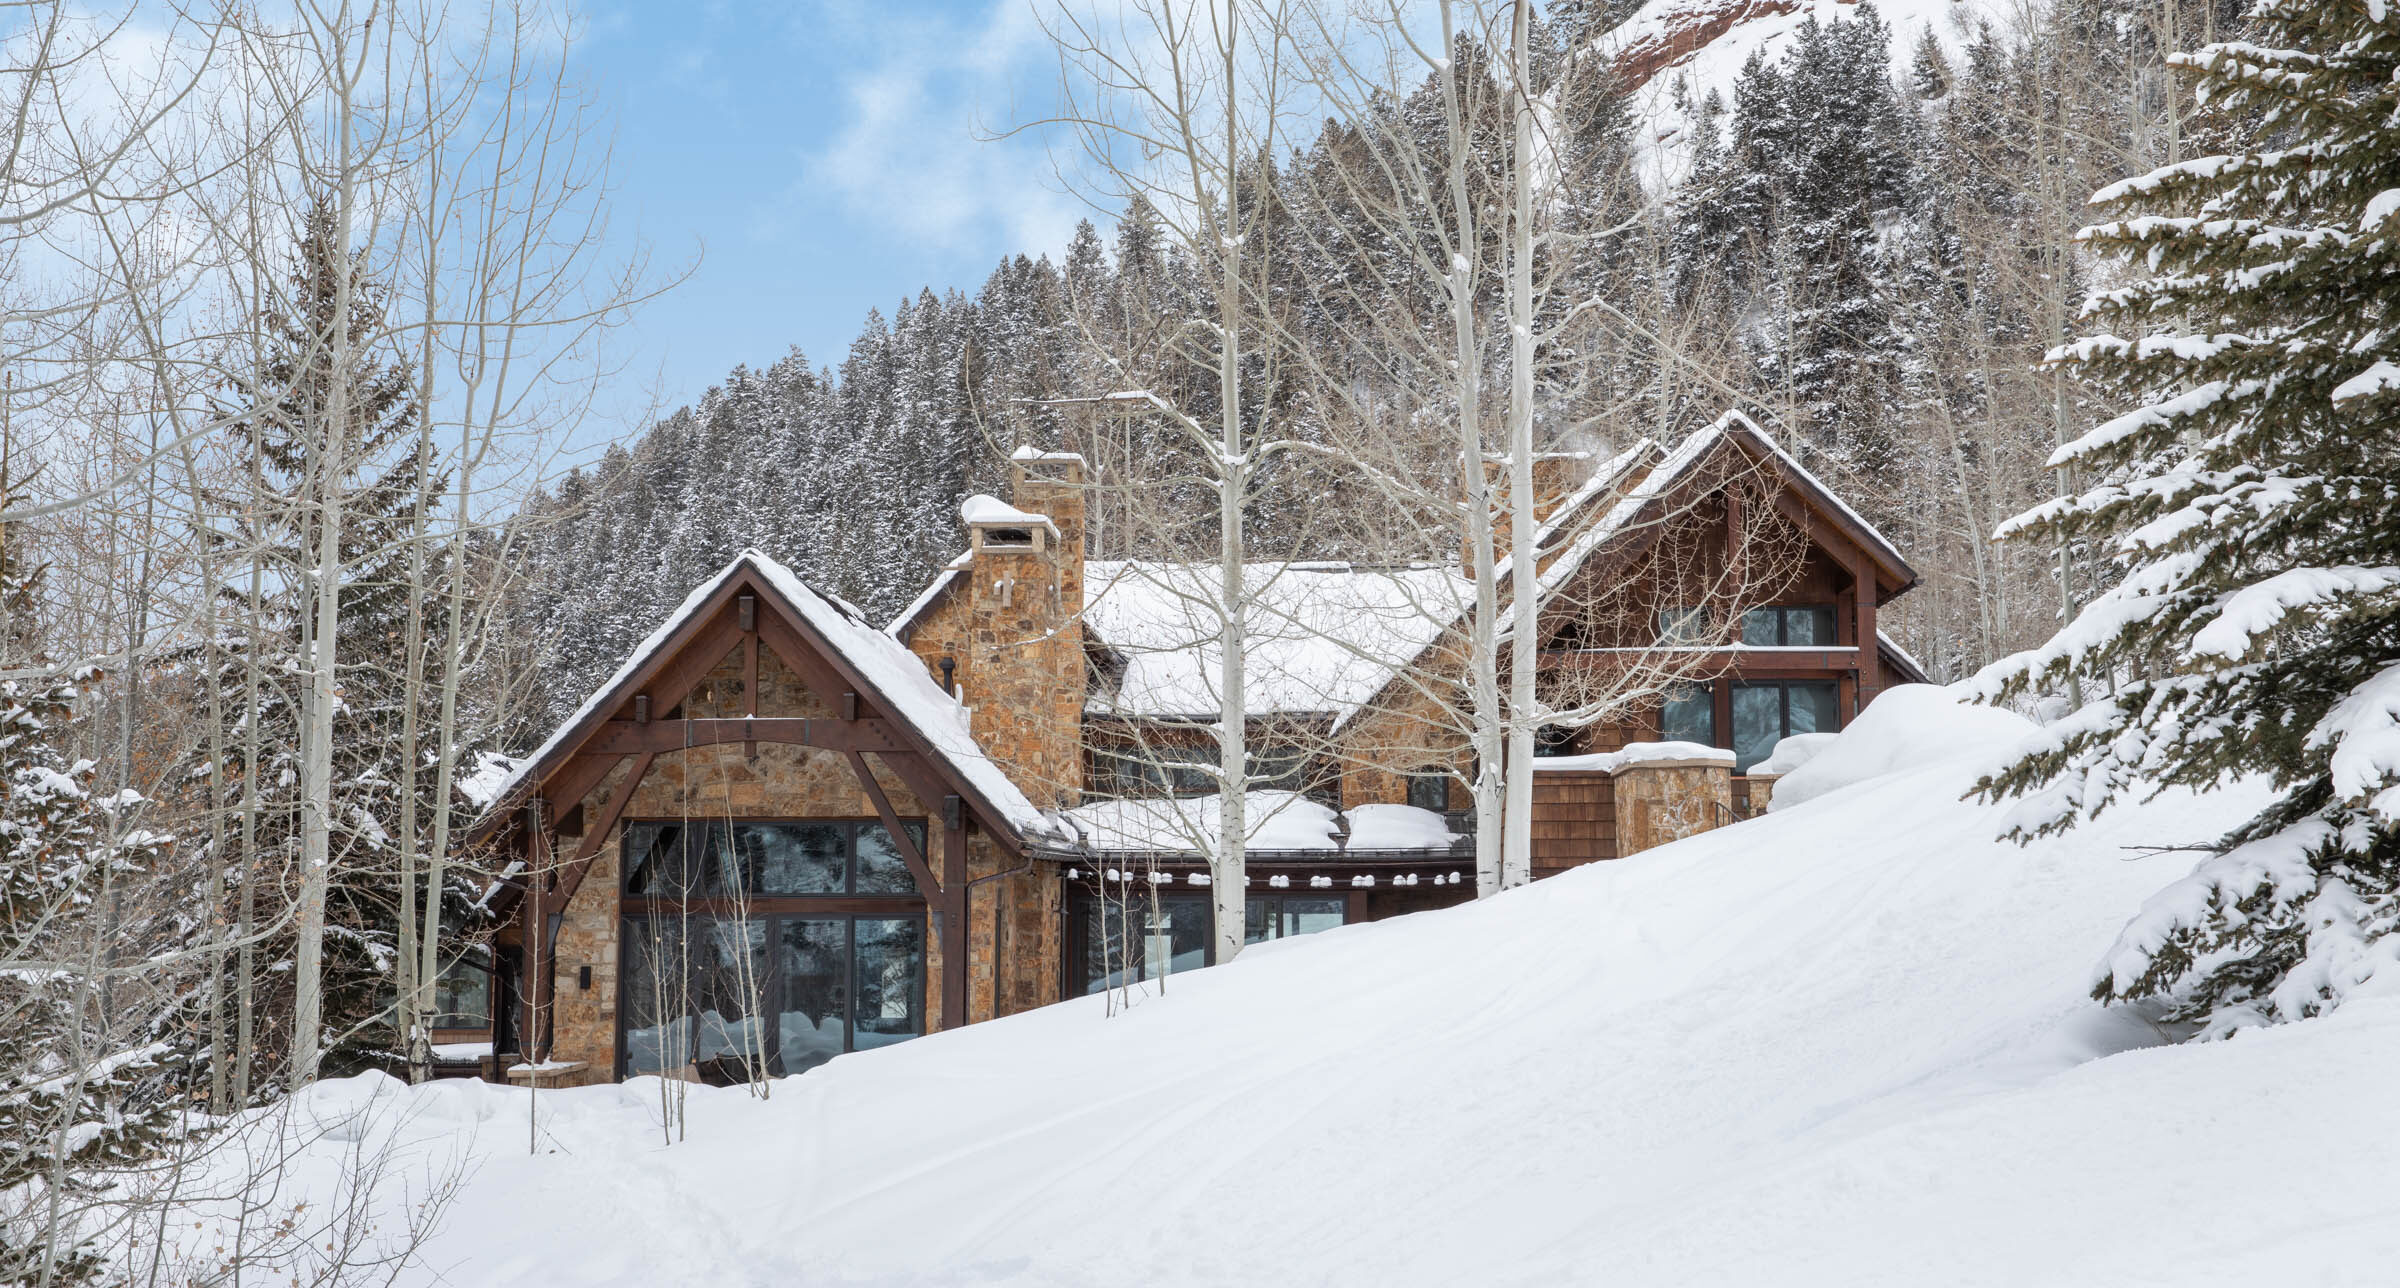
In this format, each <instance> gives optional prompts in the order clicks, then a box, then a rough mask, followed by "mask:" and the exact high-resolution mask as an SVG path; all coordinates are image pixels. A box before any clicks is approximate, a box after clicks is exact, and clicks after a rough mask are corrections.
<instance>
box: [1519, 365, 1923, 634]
mask: <svg viewBox="0 0 2400 1288" xmlns="http://www.w3.org/2000/svg"><path fill="white" fill-rule="evenodd" d="M1727 449H1734V450H1740V451H1742V452H1744V453H1745V454H1746V455H1747V456H1749V457H1750V458H1751V459H1753V460H1755V461H1757V462H1758V463H1759V464H1760V465H1761V466H1764V467H1766V468H1769V469H1772V470H1773V471H1775V472H1776V473H1777V474H1778V475H1780V476H1781V482H1782V483H1783V484H1784V485H1785V486H1786V487H1788V488H1790V489H1791V490H1792V491H1793V492H1794V493H1796V494H1797V495H1798V496H1799V498H1800V500H1801V503H1802V504H1804V505H1807V506H1809V507H1810V508H1811V509H1812V510H1814V511H1816V512H1817V513H1818V514H1819V515H1821V516H1822V517H1824V518H1825V519H1826V520H1827V521H1828V522H1829V523H1830V524H1831V525H1832V526H1833V527H1834V528H1835V529H1836V530H1837V531H1839V532H1840V533H1841V534H1842V535H1843V537H1844V538H1845V539H1847V540H1848V541H1849V542H1850V543H1851V544H1853V545H1855V546H1857V547H1858V548H1859V549H1860V550H1862V551H1864V552H1865V553H1866V555H1867V557H1868V558H1869V559H1871V560H1873V561H1874V562H1875V564H1876V566H1877V569H1878V571H1879V572H1880V573H1882V574H1883V575H1882V576H1881V577H1880V578H1879V579H1878V580H1879V581H1882V582H1886V583H1888V584H1890V585H1891V587H1892V590H1891V595H1897V594H1899V593H1900V592H1901V591H1903V590H1906V589H1908V588H1909V587H1910V586H1913V585H1915V584H1916V582H1917V574H1916V570H1915V569H1913V568H1910V567H1909V566H1908V561H1907V560H1905V559H1903V558H1901V557H1900V551H1899V548H1898V547H1896V546H1894V545H1893V544H1892V543H1891V542H1889V541H1887V540H1885V539H1884V536H1883V534H1882V533H1880V532H1877V531H1876V530H1875V525H1873V524H1871V523H1868V522H1867V521H1866V520H1865V519H1864V518H1862V517H1861V516H1860V515H1859V513H1858V512H1857V511H1856V510H1853V509H1851V508H1850V507H1849V505H1848V504H1846V503H1845V502H1844V501H1843V500H1842V499H1841V498H1840V497H1838V496H1836V495H1834V493H1833V489H1831V488H1829V487H1826V486H1825V484H1824V483H1823V482H1822V481H1820V480H1819V479H1818V478H1817V476H1816V475H1814V474H1811V473H1809V471H1808V468H1807V467H1806V466H1804V465H1802V464H1801V463H1800V461H1799V459H1798V458H1797V457H1795V456H1793V455H1792V454H1791V453H1790V452H1787V451H1785V450H1783V446H1782V444H1780V443H1777V442H1776V441H1775V440H1774V439H1773V438H1772V437H1770V436H1769V435H1768V434H1767V432H1766V431H1765V430H1762V429H1760V428H1759V427H1758V425H1757V423H1756V422H1754V421H1752V420H1751V419H1750V418H1749V417H1748V416H1745V415H1743V414H1742V413H1740V412H1738V411H1729V412H1727V413H1725V414H1724V415H1722V416H1720V417H1718V418H1717V419H1716V420H1715V421H1714V422H1713V423H1711V424H1710V425H1709V426H1708V427H1707V428H1705V429H1702V430H1700V431H1698V432H1697V433H1694V434H1693V435H1692V436H1691V437H1689V438H1687V439H1685V440H1683V442H1682V443H1680V444H1678V445H1677V446H1676V448H1675V450H1674V451H1672V452H1669V453H1666V454H1665V456H1664V458H1663V459H1660V460H1659V461H1658V462H1657V463H1656V464H1655V465H1653V466H1652V467H1651V468H1650V471H1649V473H1648V474H1646V475H1644V476H1643V477H1642V479H1641V481H1640V482H1639V483H1637V484H1635V485H1634V486H1633V487H1632V488H1630V489H1628V490H1626V491H1625V492H1624V493H1623V494H1622V495H1621V496H1620V497H1619V498H1618V500H1617V502H1616V504H1615V505H1613V506H1611V507H1609V510H1608V512H1607V513H1606V514H1604V515H1602V516H1600V517H1599V518H1598V519H1597V520H1595V521H1593V522H1592V523H1590V525H1589V526H1587V527H1585V528H1583V529H1582V530H1581V531H1578V532H1576V533H1575V534H1574V536H1573V538H1572V540H1571V541H1570V542H1568V543H1567V544H1566V545H1565V547H1564V548H1563V549H1561V550H1560V551H1559V553H1558V554H1557V556H1556V557H1555V558H1554V559H1553V561H1552V562H1551V563H1549V564H1548V566H1546V567H1544V568H1543V569H1542V571H1541V586H1542V589H1543V590H1544V591H1546V592H1547V591H1552V590H1555V589H1557V588H1558V587H1560V586H1563V585H1565V584H1566V583H1567V582H1568V581H1569V580H1571V579H1572V578H1574V577H1575V576H1577V575H1578V574H1580V573H1581V572H1582V571H1583V570H1584V566H1585V564H1586V563H1587V562H1589V561H1590V560H1591V559H1592V558H1593V557H1594V556H1595V555H1598V556H1601V557H1602V558H1605V557H1606V555H1607V553H1608V552H1609V551H1610V549H1611V547H1612V546H1613V545H1614V544H1615V542H1616V539H1617V538H1618V537H1620V536H1622V535H1624V534H1625V533H1627V532H1629V531H1631V530H1633V529H1634V528H1636V527H1638V526H1639V525H1640V524H1642V523H1643V522H1645V521H1648V520H1650V519H1653V518H1655V517H1657V512H1658V510H1659V508H1660V507H1661V506H1662V505H1664V504H1665V503H1666V500H1667V498H1669V497H1672V496H1673V495H1674V494H1675V492H1676V490H1677V489H1678V488H1680V487H1682V486H1683V485H1684V484H1685V483H1687V482H1689V481H1690V480H1692V479H1693V478H1695V477H1697V476H1698V475H1699V473H1700V471H1701V470H1702V468H1703V467H1704V466H1706V465H1707V464H1708V463H1709V462H1710V461H1712V460H1714V459H1715V458H1716V457H1717V456H1718V454H1719V453H1720V452H1722V451H1725V450H1727ZM1636 450H1637V451H1638V450H1639V449H1638V448H1637V449H1636ZM1620 459H1623V458H1620ZM1560 517H1561V518H1565V517H1567V516H1565V515H1564V512H1563V511H1562V513H1561V516H1560ZM1891 595H1879V596H1878V597H1877V602H1881V601H1882V600H1884V599H1888V598H1890V597H1891Z"/></svg>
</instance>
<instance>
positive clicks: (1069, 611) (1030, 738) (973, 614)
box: [959, 447, 1088, 808]
mask: <svg viewBox="0 0 2400 1288" xmlns="http://www.w3.org/2000/svg"><path fill="white" fill-rule="evenodd" d="M1009 485H1010V486H1009V492H1010V499H1009V500H1008V501H1006V502H1003V501H1000V500H998V499H996V498H993V497H989V496H974V497H969V498H967V501H966V503H965V504H964V505H962V506H960V507H959V517H960V518H962V519H963V520H965V522H966V526H967V543H968V544H967V566H966V569H965V572H966V578H967V586H966V594H965V596H964V599H965V605H964V607H965V609H966V626H967V631H966V635H967V652H968V656H967V657H966V658H964V659H962V661H963V663H964V666H963V671H964V675H963V676H962V677H961V688H962V691H961V694H960V696H961V697H962V698H963V699H964V700H965V701H966V703H967V704H968V705H969V706H971V707H972V708H974V720H973V727H974V730H975V739H976V741H977V742H979V743H981V744H982V745H983V749H984V750H985V751H986V752H987V753H989V754H990V755H991V757H992V758H993V759H994V760H996V761H999V762H1000V765H1001V768H1003V769H1005V770H1006V771H1007V772H1008V775H1009V777H1010V778H1011V779H1012V780H1014V781H1015V782H1016V784H1017V786H1018V787H1019V788H1020V789H1022V790H1023V791H1024V793H1025V795H1026V796H1027V797H1029V798H1031V799H1032V801H1033V803H1034V804H1036V805H1040V806H1045V807H1056V808H1066V807H1069V806H1073V805H1075V804H1077V803H1078V802H1079V801H1080V800H1081V799H1082V792H1083V703H1084V655H1083V616H1082V614H1083V534H1084V490H1085V488H1086V487H1087V486H1088V479H1087V477H1086V471H1085V468H1084V462H1083V458H1082V457H1080V456H1077V455H1075V454H1073V453H1071V452H1037V451H1034V450H1033V449H1032V448H1029V447H1021V448H1018V449H1017V452H1016V454H1015V455H1014V456H1012V457H1010V458H1009Z"/></svg>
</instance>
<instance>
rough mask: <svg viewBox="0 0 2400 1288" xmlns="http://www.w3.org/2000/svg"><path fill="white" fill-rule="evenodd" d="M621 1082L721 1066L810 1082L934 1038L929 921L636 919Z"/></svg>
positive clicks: (629, 924) (628, 959)
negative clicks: (834, 1062)
mask: <svg viewBox="0 0 2400 1288" xmlns="http://www.w3.org/2000/svg"><path fill="white" fill-rule="evenodd" d="M622 961H623V966H624V973H623V977H622V979H621V982H620V983H621V988H622V989H623V996H622V999H621V1002H620V1006H619V1009H618V1014H619V1016H620V1020H619V1027H618V1043H617V1064H618V1073H619V1074H620V1076H633V1075H636V1074H646V1073H675V1072H679V1071H681V1070H683V1069H684V1068H686V1067H688V1066H693V1065H702V1064H709V1063H712V1062H714V1063H716V1064H717V1065H719V1066H720V1067H724V1066H732V1067H734V1068H738V1069H741V1070H750V1069H754V1068H755V1069H759V1070H761V1071H763V1072H765V1073H768V1074H777V1075H780V1074H793V1073H801V1072H804V1071H806V1070H809V1069H813V1068H815V1067H816V1066H818V1065H820V1064H823V1063H825V1062H826V1061H827V1060H830V1059H832V1058H833V1057H835V1056H837V1055H840V1054H842V1053H843V1052H845V1051H863V1050H867V1049H869V1048H872V1047H878V1046H888V1045H890V1044H891V1043H894V1042H904V1041H906V1040H908V1039H909V1038H913V1037H916V1036H918V1035H919V1034H921V1033H923V1032H924V1031H925V918H924V916H923V915H922V914H921V913H918V912H894V913H890V914H881V913H879V914H863V913H793V914H788V915H782V914H779V915H771V916H756V917H733V916H714V915H709V914H704V913H690V912H683V911H667V912H652V913H649V914H645V915H637V916H631V917H627V918H626V919H625V925H624V950H623V956H622Z"/></svg>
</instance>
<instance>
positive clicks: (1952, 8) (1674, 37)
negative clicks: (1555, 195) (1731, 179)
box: [1596, 0, 2016, 187]
mask: <svg viewBox="0 0 2400 1288" xmlns="http://www.w3.org/2000/svg"><path fill="white" fill-rule="evenodd" d="M1856 10H1857V0H1647V3H1645V4H1643V5H1642V7H1641V8H1640V9H1639V10H1638V11H1636V12H1635V13H1634V15H1633V16H1632V17H1630V18H1628V19H1626V20H1625V21H1624V22H1623V23H1620V24H1618V25H1617V26H1616V27H1615V28H1614V29H1612V30H1610V31H1609V32H1608V33H1607V34H1606V35H1604V36H1602V37H1601V38H1600V39H1599V41H1598V42H1597V45H1596V48H1597V49H1598V50H1599V51H1600V52H1601V53H1602V54H1603V55H1605V56H1606V57H1607V58H1608V59H1609V64H1610V66H1611V68H1612V69H1613V70H1614V72H1615V74H1616V75H1617V76H1618V77H1619V78H1621V82H1622V83H1623V84H1624V85H1625V86H1626V87H1627V88H1628V90H1629V91H1630V92H1631V93H1632V95H1633V111H1634V116H1635V120H1636V123H1637V129H1638V130H1639V135H1638V144H1639V146H1640V147H1641V148H1642V150H1643V156H1644V169H1645V174H1644V178H1645V179H1647V180H1648V181H1649V182H1650V183H1651V184H1652V185H1653V186H1654V187H1663V186H1664V185H1665V184H1667V183H1669V182H1672V181H1674V180H1675V179H1678V178H1680V177H1681V176H1682V174H1683V169H1684V166H1685V165H1686V163H1687V162H1688V161H1689V160H1690V157H1691V137H1690V131H1691V124H1692V112H1691V111H1690V110H1688V109H1687V108H1686V107H1685V106H1683V105H1682V104H1683V103H1688V104H1689V108H1697V107H1699V105H1700V104H1701V103H1702V102H1703V101H1704V100H1706V99H1707V97H1708V94H1709V91H1710V90H1715V91H1717V93H1719V94H1720V95H1722V96H1723V97H1724V101H1725V106H1726V107H1727V109H1729V110H1730V109H1731V108H1732V106H1733V82H1734V79H1735V77H1737V76H1738V75H1740V73H1741V70H1742V64H1743V63H1744V62H1745V61H1747V60H1748V59H1749V57H1750V55H1751V54H1752V53H1753V52H1755V51H1760V50H1763V51H1765V53H1766V56H1767V57H1768V58H1770V59H1773V58H1777V57H1780V56H1781V55H1782V53H1783V50H1784V46H1785V45H1786V44H1788V43H1789V42H1790V40H1791V38H1792V34H1793V33H1794V32H1797V31H1798V30H1800V27H1801V25H1802V24H1803V23H1806V22H1808V21H1809V20H1810V19H1812V18H1813V19H1815V20H1816V21H1818V22H1831V21H1833V20H1835V19H1836V18H1843V19H1847V18H1849V17H1851V16H1853V15H1854V14H1855V13H1856ZM1875 11H1876V13H1877V14H1879V15H1880V16H1881V17H1882V19H1883V22H1884V25H1885V26H1886V27H1888V28H1890V29H1891V51H1892V71H1893V74H1894V75H1896V76H1897V75H1901V74H1903V73H1905V72H1906V71H1907V69H1908V64H1909V60H1910V58H1912V57H1913V56H1914V55H1915V53H1916V48H1917V41H1918V39H1919V38H1920V36H1921V35H1922V33H1924V32H1925V31H1927V30H1931V31H1932V32H1933V33H1934V35H1935V36H1936V38H1938V39H1939V40H1940V41H1941V42H1942V47H1943V50H1944V52H1945V53H1947V54H1949V55H1950V56H1951V63H1952V65H1953V66H1957V65H1958V61H1959V60H1958V57H1957V55H1958V51H1959V50H1960V49H1962V48H1964V47H1965V44H1966V42H1967V41H1968V40H1969V39H1970V38H1972V37H1973V35H1974V33H1975V28H1976V25H1977V24H1978V23H1982V22H1988V23H1990V24H1992V25H1993V26H1994V27H1996V28H1999V29H2001V30H2004V31H2005V30H2007V29H2008V27H2009V25H2010V19H2011V15H2013V14H2014V13H2015V12H2016V8H2015V7H2014V6H2012V5H2009V4H2006V3H2003V2H2002V0H1876V4H1875ZM1678 82H1681V87H1680V91H1679V88H1678ZM1679 92H1680V93H1681V94H1682V95H1683V98H1682V101H1681V103H1679V101H1678V97H1677V96H1678V93H1679Z"/></svg>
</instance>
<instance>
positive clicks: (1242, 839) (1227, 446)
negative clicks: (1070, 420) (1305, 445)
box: [1209, 7, 1250, 964]
mask: <svg viewBox="0 0 2400 1288" xmlns="http://www.w3.org/2000/svg"><path fill="white" fill-rule="evenodd" d="M1239 23H1240V11H1239V10H1238V9H1234V8H1230V7H1229V8H1228V9H1227V10H1226V13H1225V39H1224V40H1223V41H1222V42H1221V47H1222V50H1223V53H1224V60H1225V207H1226V209H1225V218H1226V221H1227V223H1228V227H1227V228H1226V229H1225V232H1224V235H1223V236H1220V237H1219V238H1218V239H1217V240H1218V247H1219V249H1218V254H1219V256H1220V257H1221V258H1220V260H1219V265H1220V267H1221V269H1222V273H1221V274H1220V286H1219V288H1218V298H1217V326H1218V328H1219V330H1220V331H1221V332H1222V333H1223V336H1224V342H1223V344H1222V346H1221V347H1220V353H1221V355H1222V356H1221V358H1220V360H1219V367H1218V373H1217V389H1218V400H1219V402H1220V403H1221V404H1222V405H1221V406H1220V408H1219V409H1218V415H1219V418H1220V419H1219V435H1218V437H1219V440H1220V441H1219V447H1220V449H1221V450H1220V451H1219V452H1218V457H1217V459H1218V467H1217V468H1218V474H1217V573H1218V593H1219V595H1220V596H1221V598H1222V602H1221V603H1220V604H1219V606H1218V616H1217V630H1218V642H1219V647H1220V649H1221V651H1222V657H1221V658H1220V659H1219V674H1218V676H1217V769H1218V773H1219V775H1220V776H1221V779H1222V790H1221V794H1220V796H1219V799H1220V800H1221V801H1222V803H1223V808H1222V809H1221V810H1220V811H1219V815H1218V828H1217V852H1216V856H1215V858H1214V861H1213V862H1211V863H1210V864H1209V889H1210V891H1211V892H1212V898H1211V902H1212V904H1213V906H1214V916H1213V917H1212V918H1211V930H1212V932H1213V934H1214V935H1215V938H1216V960H1217V961H1218V962H1219V963H1220V964H1222V963H1224V962H1229V961H1232V960H1233V959H1234V957H1235V956H1236V955H1238V954H1239V953H1240V952H1241V951H1242V940H1243V938H1244V934H1245V930H1246V928H1247V923H1248V913H1249V899H1248V886H1249V861H1248V853H1247V851H1248V844H1249V827H1250V819H1249V788H1250V763H1249V762H1250V730H1249V716H1250V707H1249V695H1248V693H1247V692H1246V691H1245V683H1246V680H1247V676H1246V675H1245V674H1244V669H1243V661H1244V659H1243V657H1242V650H1243V648H1244V647H1245V646H1246V644H1247V643H1248V639H1247V624H1246V623H1245V621H1244V620H1243V608H1244V605H1245V603H1246V601H1247V600H1248V597H1249V590H1248V588H1247V586H1245V584H1244V571H1243V568H1242V560H1243V557H1244V549H1243V544H1242V517H1243V513H1242V512H1243V508H1244V507H1243V501H1244V500H1245V499H1246V495H1247V493H1248V490H1249V483H1250V477H1249V475H1250V470H1249V465H1248V463H1247V462H1245V461H1244V460H1243V458H1242V366H1241V362H1242V340H1241V337H1242V331H1241V326H1242V295H1241V292H1242V274H1241V268H1242V251H1243V249H1244V245H1245V242H1246V239H1245V238H1244V237H1243V236H1242V231H1243V220H1242V211H1241V205H1240V202H1239V200H1238V197H1237V193H1236V190H1235V185H1236V182H1237V180H1236V176H1237V174H1238V173H1239V170H1238V167H1239V165H1240V163H1241V156H1240V148H1241V135H1240V132H1239V129H1238V126H1239V120H1238V118H1237V113H1238V112H1239V111H1240V106H1239V103H1238V101H1237V100H1236V98H1235V96H1234V72H1235V64H1234V58H1235V52H1236V51H1235V45H1236V41H1237V37H1238V34H1239V31H1240V27H1239Z"/></svg>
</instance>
